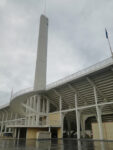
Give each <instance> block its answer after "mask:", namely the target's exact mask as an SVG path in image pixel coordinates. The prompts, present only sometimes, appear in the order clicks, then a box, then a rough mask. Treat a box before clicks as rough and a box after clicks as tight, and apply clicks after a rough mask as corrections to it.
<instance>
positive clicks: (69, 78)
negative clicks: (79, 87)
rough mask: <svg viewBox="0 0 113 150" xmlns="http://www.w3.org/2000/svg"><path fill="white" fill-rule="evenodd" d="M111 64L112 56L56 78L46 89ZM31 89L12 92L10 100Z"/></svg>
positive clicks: (31, 89)
mask: <svg viewBox="0 0 113 150" xmlns="http://www.w3.org/2000/svg"><path fill="white" fill-rule="evenodd" d="M112 64H113V58H112V57H110V58H107V59H105V60H104V61H101V62H99V63H96V64H95V65H93V66H90V67H88V68H86V69H83V70H81V71H79V72H76V73H74V74H72V75H70V76H67V77H65V78H63V79H60V80H58V81H56V82H53V83H51V84H49V85H47V87H46V90H49V89H51V88H55V87H56V86H58V85H61V84H64V83H66V82H69V81H71V80H73V79H77V78H79V77H82V76H84V75H87V74H89V73H92V72H94V71H97V70H99V69H102V68H105V67H107V66H109V65H112ZM32 91H33V87H30V88H26V89H24V90H21V91H18V92H16V93H14V94H13V95H12V97H11V100H12V99H14V98H15V97H17V96H19V95H22V94H25V93H28V92H32Z"/></svg>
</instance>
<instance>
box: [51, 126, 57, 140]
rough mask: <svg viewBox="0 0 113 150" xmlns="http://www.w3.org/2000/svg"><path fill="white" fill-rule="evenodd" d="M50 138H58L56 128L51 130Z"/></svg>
mask: <svg viewBox="0 0 113 150" xmlns="http://www.w3.org/2000/svg"><path fill="white" fill-rule="evenodd" d="M51 138H58V135H57V128H51Z"/></svg>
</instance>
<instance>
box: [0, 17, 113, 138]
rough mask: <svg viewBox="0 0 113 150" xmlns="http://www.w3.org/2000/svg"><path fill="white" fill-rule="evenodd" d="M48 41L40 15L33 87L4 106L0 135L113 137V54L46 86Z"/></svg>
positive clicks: (18, 93) (46, 28)
mask: <svg viewBox="0 0 113 150" xmlns="http://www.w3.org/2000/svg"><path fill="white" fill-rule="evenodd" d="M47 42H48V18H47V17H46V16H44V15H41V18H40V29H39V39H38V49H37V61H36V70H35V80H34V86H33V88H28V89H25V90H22V91H19V92H17V93H14V94H12V95H11V99H10V103H9V104H7V105H5V106H1V107H0V136H1V137H4V136H12V137H13V138H17V139H20V138H26V139H48V138H49V139H50V138H63V137H64V138H66V137H72V138H77V139H81V138H92V139H101V140H103V139H109V140H113V58H112V57H111V58H108V59H106V60H104V61H102V62H99V63H97V64H95V65H93V66H91V67H89V68H86V69H84V70H81V71H79V72H77V73H75V74H72V75H71V76H68V77H66V78H64V79H61V80H58V81H57V82H54V83H52V84H49V85H46V68H47Z"/></svg>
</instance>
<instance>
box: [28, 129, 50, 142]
mask: <svg viewBox="0 0 113 150" xmlns="http://www.w3.org/2000/svg"><path fill="white" fill-rule="evenodd" d="M47 130H48V129H45V128H28V129H27V135H26V139H36V138H37V134H38V133H39V132H40V131H47Z"/></svg>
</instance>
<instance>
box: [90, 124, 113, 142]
mask: <svg viewBox="0 0 113 150" xmlns="http://www.w3.org/2000/svg"><path fill="white" fill-rule="evenodd" d="M102 125H103V135H104V139H105V140H113V122H104V123H102ZM92 132H93V139H99V129H98V123H92Z"/></svg>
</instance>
